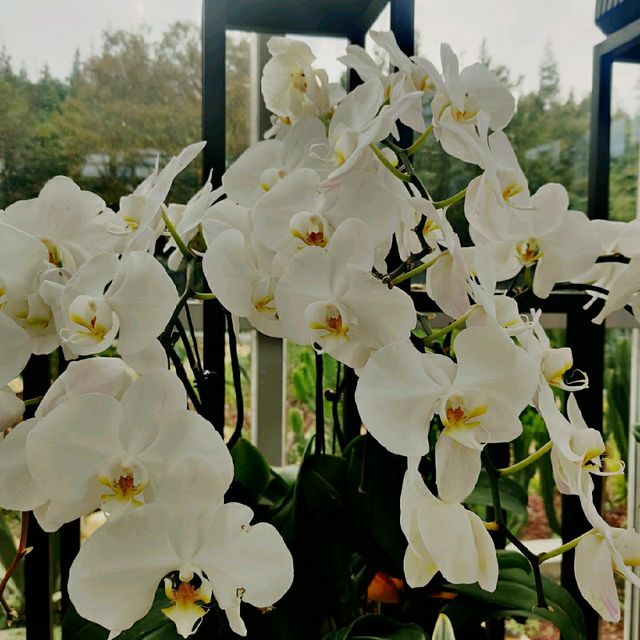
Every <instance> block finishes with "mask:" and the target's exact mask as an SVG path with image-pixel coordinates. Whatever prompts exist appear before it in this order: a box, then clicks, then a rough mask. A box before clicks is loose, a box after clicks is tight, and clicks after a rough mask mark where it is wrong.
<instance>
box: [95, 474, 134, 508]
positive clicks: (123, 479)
mask: <svg viewBox="0 0 640 640" xmlns="http://www.w3.org/2000/svg"><path fill="white" fill-rule="evenodd" d="M98 480H99V481H100V484H102V485H104V486H105V487H108V488H109V489H110V490H111V493H106V494H104V495H102V496H101V498H102V500H103V501H104V502H108V501H110V500H119V501H122V502H132V503H133V504H135V505H136V506H141V505H142V504H143V503H142V501H140V500H138V499H137V498H136V496H139V495H140V494H141V493H142V492H143V491H144V484H139V485H137V484H136V483H135V479H134V477H133V474H132V473H127V472H125V473H124V474H123V475H121V476H119V477H118V478H117V479H116V480H111V479H109V478H107V477H106V476H100V477H99V478H98Z"/></svg>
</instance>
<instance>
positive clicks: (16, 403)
mask: <svg viewBox="0 0 640 640" xmlns="http://www.w3.org/2000/svg"><path fill="white" fill-rule="evenodd" d="M0 344H2V353H1V354H0V430H2V429H5V428H6V427H8V426H10V425H11V424H13V423H14V422H15V421H16V420H18V418H19V417H20V416H21V415H22V414H23V413H24V403H23V402H22V400H20V399H18V398H17V397H16V395H15V393H13V391H11V389H10V388H9V387H8V386H7V385H8V384H9V383H10V382H11V381H12V380H13V379H14V378H15V377H16V376H18V375H20V373H22V370H23V369H24V367H25V366H26V364H27V362H28V361H29V357H30V356H31V338H30V337H29V334H27V332H26V331H25V330H24V329H22V327H20V326H18V325H17V324H16V323H15V322H14V321H13V320H12V319H11V318H9V317H8V316H6V315H4V314H3V313H1V312H0Z"/></svg>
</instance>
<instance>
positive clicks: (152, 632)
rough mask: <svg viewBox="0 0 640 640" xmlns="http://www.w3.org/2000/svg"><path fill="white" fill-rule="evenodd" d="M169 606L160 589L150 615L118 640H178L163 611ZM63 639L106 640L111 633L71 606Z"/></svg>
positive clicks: (64, 621)
mask: <svg viewBox="0 0 640 640" xmlns="http://www.w3.org/2000/svg"><path fill="white" fill-rule="evenodd" d="M168 605H169V601H168V600H167V598H166V596H165V594H164V591H163V590H162V589H158V591H157V592H156V597H155V600H154V602H153V606H152V607H151V610H150V611H149V613H147V615H146V616H145V617H144V618H142V620H138V622H136V623H135V624H134V625H133V626H132V627H131V628H130V629H129V630H127V631H124V632H123V633H121V634H120V635H119V636H118V640H178V639H179V638H180V636H179V635H178V632H177V631H176V627H175V625H174V624H173V622H171V620H169V618H167V617H166V616H165V615H164V613H162V611H161V609H162V608H163V607H167V606H168ZM209 615H211V614H209ZM62 637H63V638H64V640H106V639H107V638H108V637H109V632H108V631H107V630H106V629H105V628H104V627H101V626H100V625H99V624H96V623H95V622H89V621H88V620H85V619H84V618H82V617H81V616H80V615H79V614H78V612H77V611H76V610H75V608H74V606H73V605H71V606H70V607H69V609H68V610H67V613H66V615H65V616H64V620H63V622H62Z"/></svg>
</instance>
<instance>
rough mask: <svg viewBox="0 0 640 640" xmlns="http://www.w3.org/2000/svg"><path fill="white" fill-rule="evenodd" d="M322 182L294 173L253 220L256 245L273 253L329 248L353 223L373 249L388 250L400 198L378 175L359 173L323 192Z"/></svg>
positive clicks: (313, 175)
mask: <svg viewBox="0 0 640 640" xmlns="http://www.w3.org/2000/svg"><path fill="white" fill-rule="evenodd" d="M320 182H321V179H320V176H319V175H318V174H317V173H316V172H315V171H312V170H311V169H296V170H294V171H293V172H292V173H290V174H289V175H288V176H286V177H284V178H283V179H282V180H280V182H278V183H277V184H276V185H275V186H274V187H273V189H271V190H270V191H269V193H266V194H265V195H264V196H263V197H262V198H261V199H260V200H259V201H258V203H257V204H256V206H255V208H254V210H253V214H252V218H253V224H254V229H255V234H256V238H257V240H258V241H259V242H260V243H261V244H263V245H264V246H265V247H267V248H268V249H270V250H271V251H274V252H278V251H282V250H284V249H286V248H288V247H290V246H294V247H296V248H303V247H305V246H317V247H326V246H327V244H328V243H329V242H330V239H331V236H332V235H333V233H334V232H335V230H336V229H337V228H338V227H339V226H340V224H342V223H343V222H344V221H345V220H347V219H349V218H359V219H360V220H362V221H363V222H364V223H365V224H366V225H367V226H368V227H369V229H370V231H371V234H372V239H373V243H374V246H375V247H378V246H382V247H384V248H386V249H387V251H388V249H389V246H390V237H391V235H392V233H393V231H394V229H395V228H396V226H397V224H398V220H399V212H398V208H397V198H396V196H395V195H394V194H393V193H391V192H390V191H389V190H387V189H386V187H385V186H384V185H381V184H380V181H379V180H378V178H377V176H376V174H375V173H368V172H358V173H355V174H353V175H352V176H350V179H349V180H347V181H345V182H343V183H341V184H340V185H338V186H337V187H335V188H333V189H320Z"/></svg>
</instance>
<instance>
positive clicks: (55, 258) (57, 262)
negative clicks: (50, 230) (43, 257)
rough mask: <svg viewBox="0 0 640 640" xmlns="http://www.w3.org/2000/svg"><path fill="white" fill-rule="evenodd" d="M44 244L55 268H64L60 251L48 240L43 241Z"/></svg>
mask: <svg viewBox="0 0 640 640" xmlns="http://www.w3.org/2000/svg"><path fill="white" fill-rule="evenodd" d="M42 244H43V245H44V246H45V247H46V248H47V252H48V254H49V256H48V260H49V262H50V263H51V264H52V265H53V266H54V267H61V266H62V256H61V255H60V249H58V247H56V245H55V244H53V242H51V240H47V239H46V238H45V239H44V240H43V241H42Z"/></svg>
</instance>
